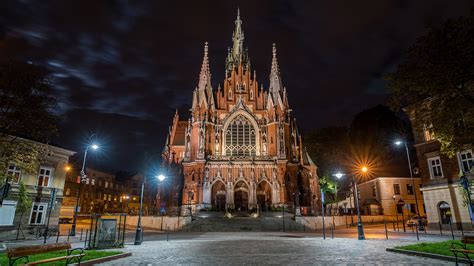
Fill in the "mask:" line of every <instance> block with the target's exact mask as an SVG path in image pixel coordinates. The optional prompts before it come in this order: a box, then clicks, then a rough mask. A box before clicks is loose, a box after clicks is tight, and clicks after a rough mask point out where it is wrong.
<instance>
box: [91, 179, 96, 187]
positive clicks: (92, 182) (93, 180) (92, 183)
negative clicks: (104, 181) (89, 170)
mask: <svg viewBox="0 0 474 266" xmlns="http://www.w3.org/2000/svg"><path fill="white" fill-rule="evenodd" d="M91 185H93V186H95V178H92V181H91Z"/></svg>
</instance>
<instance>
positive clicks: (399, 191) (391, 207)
mask: <svg viewBox="0 0 474 266" xmlns="http://www.w3.org/2000/svg"><path fill="white" fill-rule="evenodd" d="M413 183H414V186H413ZM358 188H359V191H360V192H359V193H360V208H361V212H362V213H363V214H366V215H377V214H383V215H388V216H397V215H403V216H405V217H411V216H413V215H416V213H417V210H416V202H415V193H416V196H417V200H418V208H419V211H420V215H424V214H425V210H424V205H423V195H422V194H421V191H420V188H421V178H419V177H414V178H413V181H412V179H411V178H410V177H377V178H374V179H371V180H369V181H366V182H363V183H361V184H358Z"/></svg>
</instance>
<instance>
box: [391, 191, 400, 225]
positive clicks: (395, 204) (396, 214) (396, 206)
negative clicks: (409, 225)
mask: <svg viewBox="0 0 474 266" xmlns="http://www.w3.org/2000/svg"><path fill="white" fill-rule="evenodd" d="M392 198H393V205H394V206H395V216H396V217H397V229H398V231H400V227H399V226H398V205H397V202H396V201H395V199H396V198H397V196H396V195H395V194H393V196H392ZM394 230H395V228H394Z"/></svg>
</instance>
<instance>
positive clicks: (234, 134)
mask: <svg viewBox="0 0 474 266" xmlns="http://www.w3.org/2000/svg"><path fill="white" fill-rule="evenodd" d="M225 138H226V154H227V155H236V156H254V155H255V154H256V144H255V128H254V127H253V125H252V123H250V121H249V120H248V119H247V118H246V117H245V116H243V115H238V116H237V117H236V118H235V119H234V120H232V122H231V123H230V125H229V126H228V127H227V130H226V134H225Z"/></svg>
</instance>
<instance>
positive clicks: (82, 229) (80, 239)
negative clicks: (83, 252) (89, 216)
mask: <svg viewBox="0 0 474 266" xmlns="http://www.w3.org/2000/svg"><path fill="white" fill-rule="evenodd" d="M83 231H84V228H81V237H80V238H79V242H81V241H82V232H83Z"/></svg>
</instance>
